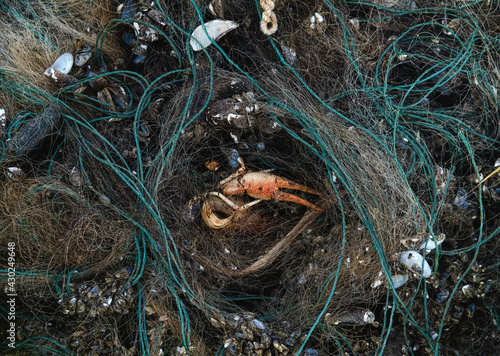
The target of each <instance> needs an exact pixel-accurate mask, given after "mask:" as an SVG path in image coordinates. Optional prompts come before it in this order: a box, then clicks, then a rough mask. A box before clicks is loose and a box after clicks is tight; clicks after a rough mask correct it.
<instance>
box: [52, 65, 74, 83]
mask: <svg viewBox="0 0 500 356" xmlns="http://www.w3.org/2000/svg"><path fill="white" fill-rule="evenodd" d="M50 80H51V81H52V83H54V84H55V85H56V86H59V87H65V86H66V85H70V84H73V83H75V82H76V78H75V77H73V76H72V75H69V74H64V73H63V72H60V71H58V70H57V69H55V68H50Z"/></svg>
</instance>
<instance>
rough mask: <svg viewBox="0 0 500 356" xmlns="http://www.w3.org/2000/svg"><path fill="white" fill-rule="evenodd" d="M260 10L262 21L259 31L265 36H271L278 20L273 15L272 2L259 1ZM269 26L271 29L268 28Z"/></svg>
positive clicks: (276, 27)
mask: <svg viewBox="0 0 500 356" xmlns="http://www.w3.org/2000/svg"><path fill="white" fill-rule="evenodd" d="M260 7H261V8H262V10H264V11H263V12H262V20H261V21H260V30H261V31H262V32H263V33H264V34H266V35H269V36H270V35H272V34H273V33H275V32H276V30H277V29H278V19H277V18H276V14H275V13H274V11H273V10H274V0H260ZM269 24H271V27H269Z"/></svg>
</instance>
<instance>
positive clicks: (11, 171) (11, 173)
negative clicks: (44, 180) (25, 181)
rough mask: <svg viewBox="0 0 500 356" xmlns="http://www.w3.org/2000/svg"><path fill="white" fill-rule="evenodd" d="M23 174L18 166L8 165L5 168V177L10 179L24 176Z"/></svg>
mask: <svg viewBox="0 0 500 356" xmlns="http://www.w3.org/2000/svg"><path fill="white" fill-rule="evenodd" d="M24 176H25V174H24V172H23V170H22V169H21V168H19V167H8V168H7V177H9V178H10V179H12V180H16V179H18V178H24Z"/></svg>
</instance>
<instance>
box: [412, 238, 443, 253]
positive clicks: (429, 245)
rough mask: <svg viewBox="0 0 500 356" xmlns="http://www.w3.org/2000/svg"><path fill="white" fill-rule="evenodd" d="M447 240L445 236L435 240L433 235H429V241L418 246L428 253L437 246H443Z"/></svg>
mask: <svg viewBox="0 0 500 356" xmlns="http://www.w3.org/2000/svg"><path fill="white" fill-rule="evenodd" d="M445 238H446V235H445V234H439V235H436V237H435V238H433V237H432V235H429V236H428V237H427V239H426V240H425V241H423V242H422V243H421V244H420V245H419V246H418V249H419V250H423V249H424V248H425V250H426V251H427V252H429V251H432V250H434V249H435V248H436V247H437V246H439V245H441V244H442V243H443V241H444V239H445Z"/></svg>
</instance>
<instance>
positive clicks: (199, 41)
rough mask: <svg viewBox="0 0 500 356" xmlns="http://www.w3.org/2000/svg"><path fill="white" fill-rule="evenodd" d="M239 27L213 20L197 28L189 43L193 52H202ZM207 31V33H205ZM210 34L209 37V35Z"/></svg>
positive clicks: (226, 21) (234, 24)
mask: <svg viewBox="0 0 500 356" xmlns="http://www.w3.org/2000/svg"><path fill="white" fill-rule="evenodd" d="M238 26H239V25H238V24H237V23H236V22H234V21H229V20H212V21H208V22H206V23H205V24H201V25H200V26H198V27H196V28H195V30H194V31H193V33H192V34H191V36H192V38H191V40H190V41H189V44H190V45H191V48H192V49H193V51H201V50H202V49H203V48H206V47H208V46H209V45H210V44H211V43H212V41H217V40H218V39H219V38H221V37H222V36H224V35H225V34H226V33H228V32H229V31H231V30H234V29H235V28H237V27H238ZM205 31H206V32H205ZM207 34H208V35H207Z"/></svg>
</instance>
